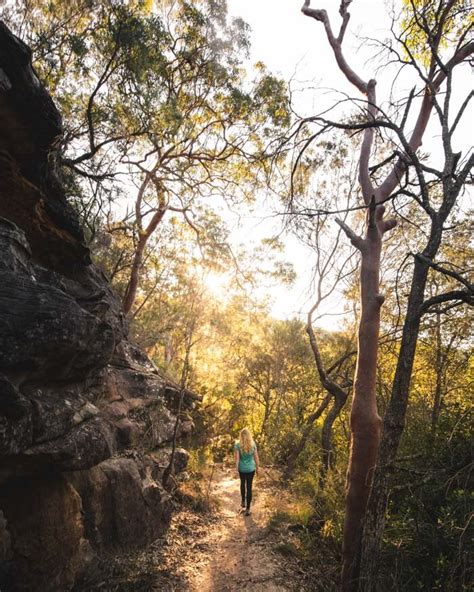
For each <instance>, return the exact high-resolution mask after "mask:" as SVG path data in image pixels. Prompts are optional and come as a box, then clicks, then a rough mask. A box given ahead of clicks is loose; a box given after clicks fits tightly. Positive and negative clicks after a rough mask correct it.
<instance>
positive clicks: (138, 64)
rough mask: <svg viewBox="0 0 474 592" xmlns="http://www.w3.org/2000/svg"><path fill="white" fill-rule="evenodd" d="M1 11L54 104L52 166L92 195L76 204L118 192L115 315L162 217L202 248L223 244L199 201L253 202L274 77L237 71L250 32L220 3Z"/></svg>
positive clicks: (272, 109)
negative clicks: (185, 227)
mask: <svg viewBox="0 0 474 592" xmlns="http://www.w3.org/2000/svg"><path fill="white" fill-rule="evenodd" d="M5 16H6V17H7V18H8V20H9V22H10V23H11V24H12V25H13V26H14V27H15V28H16V30H17V32H18V33H19V34H20V35H21V36H22V37H23V38H24V39H25V40H26V41H27V42H28V44H29V45H31V47H32V49H33V54H34V57H35V59H36V66H37V70H38V73H39V75H40V76H41V78H43V79H44V81H45V82H46V84H47V85H48V86H49V88H50V89H51V92H52V94H53V96H54V97H55V98H56V99H57V100H58V101H59V102H60V105H61V109H62V112H63V114H64V118H65V129H66V131H65V135H64V138H63V139H62V140H60V141H62V144H63V146H62V147H63V151H64V155H63V157H62V160H61V163H62V165H63V167H64V168H65V169H67V170H69V171H70V172H72V173H74V175H75V176H74V177H73V180H74V179H77V177H79V178H82V179H83V184H82V188H83V196H84V194H85V193H87V191H88V192H89V193H90V194H91V195H92V197H93V199H92V202H91V201H90V200H87V199H81V200H79V202H80V203H79V205H81V206H82V208H83V209H84V210H85V213H86V215H87V216H88V218H90V211H93V212H95V213H97V212H99V213H100V212H101V210H102V208H103V203H104V198H108V197H109V196H110V195H115V196H117V197H118V198H119V199H117V204H116V206H115V212H116V213H115V218H116V219H115V220H114V224H113V226H114V230H117V227H119V228H125V229H128V230H129V231H131V232H132V234H133V238H134V253H133V258H132V261H131V266H130V275H129V281H128V286H127V289H126V292H125V295H124V299H123V306H124V310H125V312H126V313H129V312H130V311H131V309H132V307H133V305H134V302H135V297H136V293H137V288H138V285H139V277H140V271H141V269H142V266H143V258H144V253H145V249H146V246H147V244H148V241H149V239H150V237H151V236H152V235H153V234H154V232H155V231H156V229H157V228H158V226H159V225H160V224H161V222H162V220H163V218H164V216H165V215H167V213H169V212H175V213H178V214H180V215H181V216H182V217H183V219H184V220H185V221H186V223H187V224H189V226H190V228H192V229H193V231H194V232H195V234H196V238H197V241H198V242H199V244H200V247H201V248H202V249H203V250H204V251H205V250H206V248H208V247H210V245H211V243H212V244H213V245H216V244H217V245H219V244H220V246H221V247H222V250H223V251H225V250H226V247H225V246H224V245H223V241H222V236H221V235H218V236H212V233H211V234H209V232H206V229H207V228H208V226H209V225H208V222H209V216H208V215H207V214H208V211H209V208H210V207H212V205H210V204H212V203H213V201H215V198H216V196H221V197H225V198H226V199H227V200H229V201H232V200H242V199H246V198H247V199H251V198H252V196H253V195H254V192H255V191H256V188H257V187H258V186H259V185H261V183H263V182H264V180H265V176H266V173H267V164H266V163H267V160H266V157H267V156H268V146H269V144H270V143H271V140H272V138H273V137H274V136H275V135H278V133H279V132H280V130H281V128H282V127H285V126H286V125H287V124H288V122H289V117H290V114H289V105H288V98H287V94H286V87H285V84H284V82H283V81H282V80H279V79H277V78H275V77H273V76H272V75H271V74H269V72H268V71H267V70H266V68H265V66H264V65H263V64H258V65H257V66H256V69H255V70H254V72H253V73H252V75H250V76H247V74H246V72H245V68H244V67H243V65H242V63H243V60H244V59H245V57H246V56H247V51H248V48H249V30H248V27H247V25H246V24H245V23H244V22H243V21H242V20H240V19H233V20H231V19H229V18H228V16H227V11H226V2H225V1H224V0H200V1H198V2H186V1H184V0H176V1H170V0H158V1H155V2H153V1H151V2H144V1H141V0H130V2H120V1H117V0H79V2H77V3H66V2H61V1H60V0H52V2H47V3H45V2H40V1H35V0H32V1H30V0H28V1H27V0H24V1H20V2H16V3H11V4H7V8H6V9H5ZM69 177H70V175H69ZM84 182H85V183H86V184H87V191H86V190H85V189H84ZM75 185H76V186H77V182H76V183H75ZM105 201H107V199H106V200H105ZM117 212H120V214H121V215H120V216H119V219H118V220H117V215H118V214H117ZM218 234H219V233H218Z"/></svg>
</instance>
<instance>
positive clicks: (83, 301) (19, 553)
mask: <svg viewBox="0 0 474 592" xmlns="http://www.w3.org/2000/svg"><path fill="white" fill-rule="evenodd" d="M60 136H61V117H60V115H59V113H58V111H57V109H56V108H55V106H54V103H53V101H52V100H51V98H50V97H49V95H48V94H47V92H46V91H45V89H44V87H43V86H42V85H41V84H40V83H39V81H38V79H37V77H36V75H35V73H34V71H33V69H32V66H31V55H30V51H29V49H28V47H26V46H25V45H24V44H23V43H22V42H21V41H20V40H19V39H17V38H16V37H15V36H13V35H12V34H11V33H10V32H9V30H8V29H7V28H6V27H5V26H4V25H3V24H2V23H1V22H0V589H1V590H3V591H6V590H12V591H13V590H31V591H33V590H34V591H35V592H41V591H52V592H53V591H61V592H63V591H66V590H69V589H71V588H72V586H73V584H74V581H75V579H76V577H77V575H78V574H79V573H80V572H81V570H83V569H84V568H85V566H86V565H87V562H88V561H89V560H90V559H91V558H92V557H94V555H97V554H100V552H101V551H102V550H111V549H114V548H121V549H126V548H129V547H137V546H141V545H145V544H147V543H149V542H151V541H152V540H154V539H155V538H156V537H157V536H159V535H160V534H162V533H163V531H164V530H165V529H166V528H167V525H168V524H169V519H170V513H171V502H170V495H169V493H168V492H167V491H166V490H165V489H164V488H163V487H162V485H161V477H162V475H163V471H164V469H165V468H166V466H167V464H168V460H169V457H170V454H171V450H170V447H169V444H170V441H171V440H172V437H173V431H174V426H175V422H176V415H175V409H176V398H177V392H178V389H177V387H176V386H175V385H173V384H172V383H170V382H169V381H168V380H167V379H166V378H164V377H163V376H161V375H160V374H159V372H158V371H157V370H156V369H155V368H154V366H153V364H152V363H151V362H150V360H148V358H147V357H146V356H145V355H144V354H143V353H142V352H140V351H138V350H137V349H136V348H135V347H134V346H133V345H132V344H131V343H130V342H129V341H128V340H127V329H126V323H125V320H124V318H123V315H122V312H121V305H120V302H119V300H118V299H117V298H116V296H115V295H114V293H113V291H112V290H111V288H110V286H109V284H108V282H107V279H106V278H105V277H104V275H103V274H102V273H101V271H100V270H99V269H98V268H96V267H95V266H94V265H92V264H91V259H90V255H89V250H88V248H87V247H86V246H85V244H84V238H83V235H82V231H81V229H80V226H79V224H78V221H77V218H76V216H75V214H74V211H73V210H72V208H71V207H70V206H69V204H68V202H67V199H66V196H65V195H64V192H63V189H62V186H61V184H60V183H59V181H58V179H57V177H56V175H55V171H54V163H55V161H56V160H57V155H56V154H55V151H54V148H53V146H54V144H55V142H56V140H57V139H58V137H60ZM194 399H195V397H193V395H192V394H191V393H186V397H185V406H187V407H188V408H190V407H192V405H193V401H194ZM190 427H191V424H190V422H183V423H182V425H181V429H180V432H181V433H184V432H186V431H188V430H189V429H190ZM175 459H176V462H175V463H174V464H175V469H176V470H182V469H184V468H185V466H186V460H187V454H186V452H185V451H184V450H180V449H178V450H177V452H176V456H175Z"/></svg>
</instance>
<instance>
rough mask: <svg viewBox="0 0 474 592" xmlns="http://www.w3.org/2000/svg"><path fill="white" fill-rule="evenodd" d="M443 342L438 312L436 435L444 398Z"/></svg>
mask: <svg viewBox="0 0 474 592" xmlns="http://www.w3.org/2000/svg"><path fill="white" fill-rule="evenodd" d="M443 358H444V356H443V344H442V340H441V313H439V312H437V313H436V362H435V364H436V367H435V371H436V385H435V391H434V397H433V409H432V410H431V434H432V436H433V438H434V437H435V436H436V428H437V426H438V419H439V414H440V411H441V401H442V398H443Z"/></svg>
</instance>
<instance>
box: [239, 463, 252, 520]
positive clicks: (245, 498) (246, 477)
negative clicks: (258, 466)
mask: <svg viewBox="0 0 474 592" xmlns="http://www.w3.org/2000/svg"><path fill="white" fill-rule="evenodd" d="M239 475H240V496H241V498H242V506H243V505H244V504H245V503H247V510H250V504H251V503H252V482H253V476H254V475H255V471H252V472H251V473H242V472H241V471H239Z"/></svg>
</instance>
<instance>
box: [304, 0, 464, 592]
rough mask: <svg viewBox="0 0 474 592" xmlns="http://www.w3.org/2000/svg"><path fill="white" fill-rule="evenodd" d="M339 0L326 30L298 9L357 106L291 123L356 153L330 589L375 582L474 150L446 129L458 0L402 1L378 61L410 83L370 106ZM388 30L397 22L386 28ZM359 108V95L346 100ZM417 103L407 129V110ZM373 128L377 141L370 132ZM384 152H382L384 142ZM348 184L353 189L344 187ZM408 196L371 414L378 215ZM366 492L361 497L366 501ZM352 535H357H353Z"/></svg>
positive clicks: (457, 60) (307, 141)
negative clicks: (383, 378) (384, 400)
mask: <svg viewBox="0 0 474 592" xmlns="http://www.w3.org/2000/svg"><path fill="white" fill-rule="evenodd" d="M350 3H351V0H342V2H341V3H340V8H339V13H340V16H341V25H340V29H339V32H338V33H335V32H334V31H333V28H332V25H331V21H330V18H329V15H328V13H327V11H326V10H323V9H315V8H311V7H310V2H309V0H306V1H305V2H304V5H303V8H302V11H303V13H304V14H305V15H306V16H308V17H310V18H313V19H315V20H316V21H318V22H319V23H321V24H322V26H323V27H324V31H325V34H326V37H327V40H328V43H329V45H330V47H331V49H332V51H333V53H334V57H335V59H336V62H337V65H338V67H339V69H340V71H341V73H342V74H343V75H344V76H345V77H346V78H347V80H348V81H349V82H350V83H351V84H353V85H354V86H355V88H356V89H357V90H358V91H359V92H360V93H361V95H362V96H363V97H364V101H365V106H364V108H363V109H362V113H361V110H360V109H359V110H358V113H357V115H356V116H354V117H352V118H349V120H348V119H347V118H346V119H345V120H340V121H331V120H330V119H329V118H328V117H327V115H321V116H314V117H311V118H308V119H307V120H305V121H303V122H301V123H300V124H299V126H298V128H297V132H296V136H297V137H300V136H301V134H303V133H305V134H306V133H307V131H308V129H310V128H311V127H314V126H317V129H316V130H314V129H313V130H312V132H311V135H309V136H308V135H306V137H305V138H304V144H303V145H304V148H303V150H302V151H300V155H299V157H298V162H300V161H301V153H302V152H304V150H305V149H306V148H308V147H309V146H311V144H312V142H314V141H315V140H316V139H317V138H319V137H320V136H321V134H322V133H324V132H326V131H327V130H328V129H335V128H337V129H344V130H351V131H353V132H357V131H362V132H363V139H362V142H361V147H360V157H359V188H358V189H359V191H358V192H357V193H360V195H361V200H362V204H361V205H362V207H363V209H365V211H366V219H365V224H364V232H363V234H362V235H359V233H358V232H356V231H354V230H353V229H352V228H351V227H350V226H349V225H348V224H347V223H346V221H344V220H342V219H338V220H337V222H338V224H339V226H340V227H341V229H342V230H343V232H344V233H345V234H346V235H347V237H348V239H349V240H350V242H351V244H352V245H353V246H354V247H355V249H356V250H357V251H358V252H359V256H360V260H361V263H360V309H361V310H360V322H359V330H358V354H357V367H356V374H355V380H354V393H353V400H352V410H351V452H350V459H349V467H348V475H347V495H346V513H345V524H344V541H343V567H342V589H343V590H354V589H357V588H358V587H359V588H360V589H361V590H375V589H377V587H378V586H379V583H378V575H377V570H378V560H379V552H380V545H381V540H382V533H383V528H384V521H385V513H386V507H387V502H388V497H389V492H390V475H391V467H392V466H393V463H394V460H395V458H396V454H397V450H398V447H399V443H400V438H401V435H402V432H403V426H404V422H405V416H406V410H407V404H408V396H409V391H410V379H411V374H412V369H413V362H414V358H415V352H416V344H417V339H418V334H419V330H420V324H421V320H422V318H423V316H424V315H425V314H429V313H430V312H431V311H432V310H433V309H434V308H436V307H437V306H439V305H440V304H443V303H446V302H452V303H456V304H459V303H463V302H467V303H472V301H473V287H472V284H470V282H469V281H468V279H467V278H466V276H465V275H464V274H463V272H462V270H461V272H460V271H459V270H456V269H455V268H454V267H453V266H452V265H451V264H450V263H446V264H444V263H443V264H440V262H438V261H437V260H436V258H437V254H438V252H439V249H440V247H441V245H442V242H443V239H444V234H445V232H446V227H447V226H449V223H450V216H452V213H453V208H454V206H455V204H456V201H457V200H459V198H460V196H461V195H462V192H463V188H464V186H465V184H466V182H467V181H468V180H469V177H470V174H471V169H472V165H473V164H474V156H473V155H472V154H470V155H469V154H463V153H462V152H456V151H455V149H454V147H453V134H454V132H455V130H456V128H458V126H459V125H460V123H461V121H462V118H463V115H465V113H466V108H467V106H468V104H469V102H470V100H471V98H472V96H473V93H472V92H471V93H469V94H468V95H467V97H465V98H464V99H462V100H461V103H460V105H459V104H458V105H457V106H456V107H455V105H454V104H453V103H454V101H453V100H452V99H453V94H454V93H453V84H454V83H455V82H454V77H453V75H454V71H455V70H456V69H457V66H459V65H460V64H462V63H463V62H465V61H467V60H469V58H470V56H471V55H472V53H473V51H474V43H473V42H472V41H469V31H470V29H471V24H470V22H469V18H468V12H467V10H468V9H467V7H466V6H465V3H464V2H460V1H458V0H420V1H415V0H409V1H408V2H405V3H404V12H403V18H402V20H401V23H400V27H397V24H395V23H394V27H393V31H394V36H395V43H385V44H384V48H385V50H386V51H388V53H389V59H388V60H387V62H388V63H393V62H395V63H398V64H399V68H400V69H402V68H403V67H405V66H407V65H408V66H409V67H411V68H412V69H413V71H414V73H415V75H416V77H417V82H416V83H415V86H414V88H413V89H412V90H411V92H410V93H409V94H408V96H406V95H403V96H401V97H399V98H397V100H393V99H392V100H391V108H390V106H389V110H385V109H382V107H380V104H379V102H378V101H377V97H376V80H375V78H369V79H365V80H364V79H363V78H362V77H361V76H360V75H359V74H357V73H356V72H355V70H354V69H353V68H352V67H351V66H350V64H349V61H348V60H347V58H346V56H345V54H344V51H343V41H344V37H345V34H346V31H347V27H348V24H349V20H350V14H349V12H348V7H349V5H350ZM399 28H400V30H398V29H399ZM357 103H358V104H359V105H360V102H357ZM415 109H416V110H417V114H416V115H415V121H414V126H413V128H412V130H411V131H410V129H409V125H408V124H407V122H408V121H410V122H411V118H412V117H413V115H412V113H413V111H414V110H415ZM430 119H433V120H435V121H436V123H437V124H438V126H439V129H440V135H439V138H440V140H441V142H440V149H441V151H442V158H441V159H440V160H441V165H439V161H438V162H434V163H432V162H431V161H427V159H426V158H424V157H423V156H422V155H420V154H419V153H418V151H419V148H420V146H421V143H422V139H423V137H424V136H425V134H426V129H427V126H428V123H429V121H430ZM376 133H377V134H378V135H377V143H376V144H375V145H374V139H375V137H376ZM381 146H383V150H384V152H385V154H384V155H383V159H382V160H381V161H380V162H379V163H378V164H376V165H372V166H371V158H372V156H373V153H374V152H375V151H376V150H377V152H378V153H379V155H380V147H381ZM387 150H388V151H389V156H388V158H387V157H386V151H387ZM354 193H355V192H354ZM399 199H404V200H406V199H408V200H409V201H411V202H412V203H414V204H416V205H417V207H418V208H419V209H420V211H421V212H422V214H423V216H424V219H425V222H424V233H423V234H422V235H420V237H419V242H418V245H417V247H418V248H417V252H416V253H413V254H412V262H411V266H410V270H411V274H412V277H411V286H410V291H409V296H408V301H407V307H406V310H405V311H404V323H403V329H402V338H401V344H400V352H399V357H398V362H397V367H396V370H395V375H394V379H393V385H392V389H391V396H390V400H389V403H388V407H387V411H386V414H385V418H384V422H383V434H382V421H381V419H380V417H379V414H378V411H377V401H376V381H377V374H376V371H377V356H378V341H379V332H380V319H381V307H382V304H383V302H384V297H383V295H382V294H381V293H380V264H381V254H382V247H383V243H384V239H386V238H387V236H388V235H389V233H390V231H392V230H393V229H394V227H395V225H396V223H397V219H396V218H392V217H389V218H387V217H385V211H386V205H387V203H390V202H392V203H396V200H399ZM432 273H441V274H444V275H447V276H449V277H450V278H452V279H453V280H454V281H455V282H456V283H457V284H458V285H457V286H456V287H455V288H453V289H450V290H448V291H447V292H440V293H437V294H435V295H433V296H430V297H426V296H425V286H426V282H427V279H428V276H429V275H430V274H432ZM369 498H370V499H369ZM361 542H362V544H361Z"/></svg>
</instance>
